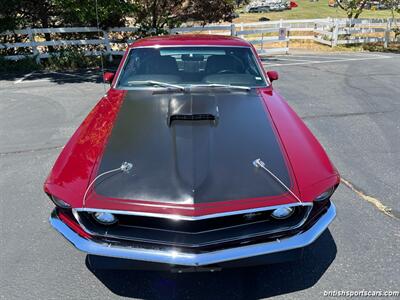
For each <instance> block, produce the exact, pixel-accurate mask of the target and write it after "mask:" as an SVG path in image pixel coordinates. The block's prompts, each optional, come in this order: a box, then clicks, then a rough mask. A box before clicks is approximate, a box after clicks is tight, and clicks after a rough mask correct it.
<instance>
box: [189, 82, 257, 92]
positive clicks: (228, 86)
mask: <svg viewBox="0 0 400 300" xmlns="http://www.w3.org/2000/svg"><path fill="white" fill-rule="evenodd" d="M196 87H200V88H202V87H220V88H227V89H236V90H244V91H250V90H251V88H249V87H247V86H242V85H230V84H219V83H208V84H192V85H190V88H196Z"/></svg>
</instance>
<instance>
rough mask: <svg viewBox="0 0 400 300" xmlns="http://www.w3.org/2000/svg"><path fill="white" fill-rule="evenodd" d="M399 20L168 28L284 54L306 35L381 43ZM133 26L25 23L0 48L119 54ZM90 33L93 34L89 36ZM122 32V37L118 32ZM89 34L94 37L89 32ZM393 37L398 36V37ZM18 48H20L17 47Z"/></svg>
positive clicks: (40, 53) (26, 52)
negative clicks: (47, 36) (72, 49)
mask: <svg viewBox="0 0 400 300" xmlns="http://www.w3.org/2000/svg"><path fill="white" fill-rule="evenodd" d="M398 23H399V24H400V20H392V19H356V20H349V19H331V18H327V19H307V20H279V21H267V22H257V23H239V24H238V23H236V24H228V25H223V24H222V25H221V24H217V25H206V26H194V27H180V28H175V29H172V30H170V34H186V33H207V34H221V35H232V36H240V37H242V38H244V39H246V40H248V41H249V42H250V43H252V44H253V45H255V47H256V48H257V50H258V51H259V52H260V53H261V54H273V53H288V52H289V46H290V41H294V40H309V41H314V42H317V43H322V44H326V45H329V46H331V47H334V46H337V45H341V44H355V43H370V42H384V44H385V46H387V44H388V43H389V42H393V41H394V34H391V31H392V29H393V27H394V24H398ZM136 31H137V28H135V27H121V28H110V29H108V30H98V29H97V28H95V27H68V28H35V29H33V28H27V29H24V30H16V31H13V32H2V33H0V36H4V35H7V36H8V37H12V36H14V37H15V36H18V37H19V38H20V40H22V41H23V42H14V43H0V50H1V49H3V50H4V49H10V48H14V49H17V50H18V51H16V52H18V53H21V54H13V55H8V56H5V57H6V58H7V59H11V60H17V59H20V58H23V57H25V56H36V57H37V61H38V62H40V59H42V58H48V57H49V56H50V55H57V52H52V53H49V52H48V47H49V46H53V47H55V48H56V49H57V48H59V47H60V46H61V47H68V46H76V47H80V48H81V49H83V50H84V51H85V53H86V55H100V54H106V55H110V57H111V55H122V54H123V52H124V49H125V48H126V47H127V45H128V44H129V43H131V42H133V41H134V39H135V33H136ZM45 33H50V34H52V38H54V40H51V41H45V39H44V37H43V35H44V34H45ZM73 33H79V34H81V35H85V34H87V35H88V36H89V37H87V38H85V39H79V40H76V39H70V38H65V37H64V38H63V34H73ZM93 35H94V36H95V38H93ZM121 35H126V36H125V37H123V38H120V37H118V36H121ZM90 36H92V37H90ZM397 41H399V39H398V38H397ZM21 48H23V49H22V51H21Z"/></svg>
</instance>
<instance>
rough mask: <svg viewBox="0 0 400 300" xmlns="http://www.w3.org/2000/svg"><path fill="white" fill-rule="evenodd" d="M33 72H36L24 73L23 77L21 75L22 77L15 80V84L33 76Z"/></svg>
mask: <svg viewBox="0 0 400 300" xmlns="http://www.w3.org/2000/svg"><path fill="white" fill-rule="evenodd" d="M33 73H34V72H30V73H28V74H26V75H24V76H23V77H21V78H20V79H18V80H15V81H14V84H18V83H21V82H22V81H24V80H25V79H27V78H28V77H29V76H31V75H32V74H33Z"/></svg>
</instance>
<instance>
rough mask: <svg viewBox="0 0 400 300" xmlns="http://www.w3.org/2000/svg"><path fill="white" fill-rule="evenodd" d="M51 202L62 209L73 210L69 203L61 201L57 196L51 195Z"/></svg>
mask: <svg viewBox="0 0 400 300" xmlns="http://www.w3.org/2000/svg"><path fill="white" fill-rule="evenodd" d="M49 196H50V199H51V201H53V203H54V204H55V205H56V206H58V207H61V208H71V205H69V204H68V203H67V202H65V201H63V200H61V199H60V198H57V197H56V196H53V195H49Z"/></svg>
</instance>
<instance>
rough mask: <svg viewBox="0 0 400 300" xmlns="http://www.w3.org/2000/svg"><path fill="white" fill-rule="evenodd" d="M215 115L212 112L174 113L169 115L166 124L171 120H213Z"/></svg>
mask: <svg viewBox="0 0 400 300" xmlns="http://www.w3.org/2000/svg"><path fill="white" fill-rule="evenodd" d="M215 119H216V118H215V116H214V115H212V114H193V115H179V114H175V115H172V116H170V117H169V120H168V124H169V125H171V123H172V121H204V120H209V121H215Z"/></svg>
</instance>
